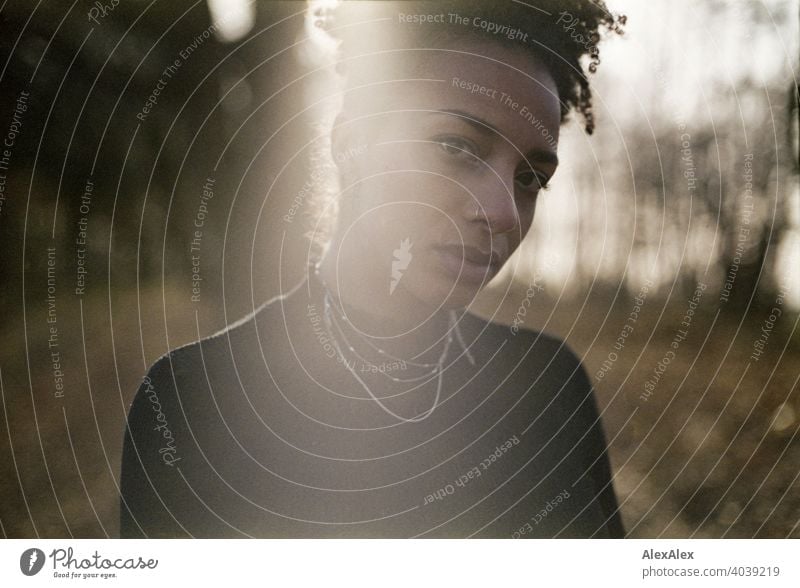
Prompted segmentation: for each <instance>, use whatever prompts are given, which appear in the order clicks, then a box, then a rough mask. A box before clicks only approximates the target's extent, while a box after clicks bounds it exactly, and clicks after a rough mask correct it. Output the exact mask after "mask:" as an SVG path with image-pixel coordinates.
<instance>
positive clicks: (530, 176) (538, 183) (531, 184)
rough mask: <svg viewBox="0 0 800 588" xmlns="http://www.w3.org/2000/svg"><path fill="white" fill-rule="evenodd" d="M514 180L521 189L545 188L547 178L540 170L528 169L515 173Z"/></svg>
mask: <svg viewBox="0 0 800 588" xmlns="http://www.w3.org/2000/svg"><path fill="white" fill-rule="evenodd" d="M514 181H515V182H516V183H517V185H519V186H520V187H521V188H522V189H523V190H546V189H547V182H548V181H549V178H548V177H547V176H546V175H544V174H543V173H541V172H535V171H532V170H528V171H525V172H522V173H519V174H517V176H516V177H515V178H514Z"/></svg>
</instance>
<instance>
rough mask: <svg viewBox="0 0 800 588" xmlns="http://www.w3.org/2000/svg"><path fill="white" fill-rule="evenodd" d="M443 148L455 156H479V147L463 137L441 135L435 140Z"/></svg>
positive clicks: (470, 157) (475, 157)
mask: <svg viewBox="0 0 800 588" xmlns="http://www.w3.org/2000/svg"><path fill="white" fill-rule="evenodd" d="M435 142H436V143H438V144H439V146H440V147H441V148H442V150H443V151H444V152H445V153H447V154H448V155H452V156H454V157H466V158H469V159H477V158H478V148H477V147H476V146H475V145H474V144H473V143H472V141H468V140H467V139H463V138H461V137H440V138H438V139H436V140H435Z"/></svg>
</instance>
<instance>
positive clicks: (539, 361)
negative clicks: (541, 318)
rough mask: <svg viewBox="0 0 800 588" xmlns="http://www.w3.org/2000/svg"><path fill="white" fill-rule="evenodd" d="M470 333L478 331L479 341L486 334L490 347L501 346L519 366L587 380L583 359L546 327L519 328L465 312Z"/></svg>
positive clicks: (510, 359) (507, 355) (504, 352)
mask: <svg viewBox="0 0 800 588" xmlns="http://www.w3.org/2000/svg"><path fill="white" fill-rule="evenodd" d="M467 316H468V317H469V330H470V333H473V334H475V333H477V339H478V341H479V340H480V339H482V338H485V341H486V343H488V344H489V346H490V347H492V348H495V349H496V348H501V347H502V351H503V355H504V356H506V357H507V358H508V360H509V361H512V362H515V363H516V364H517V365H518V366H519V369H523V368H529V369H537V370H541V369H544V370H547V371H552V372H554V373H558V374H559V375H561V376H562V377H563V375H564V374H573V373H574V374H575V376H576V377H577V378H579V379H585V380H586V382H587V383H588V377H587V376H586V372H585V369H584V367H583V362H582V359H581V358H580V357H579V355H578V354H577V353H576V352H575V351H574V349H573V348H572V346H571V345H570V344H569V343H567V341H565V340H564V339H562V338H561V337H558V336H557V335H553V334H551V333H547V332H545V331H541V330H536V329H531V328H519V327H514V326H513V325H506V324H503V323H500V322H496V321H492V320H488V319H486V318H483V317H481V316H478V315H477V314H473V313H468V314H467Z"/></svg>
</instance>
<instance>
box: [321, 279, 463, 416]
mask: <svg viewBox="0 0 800 588" xmlns="http://www.w3.org/2000/svg"><path fill="white" fill-rule="evenodd" d="M314 273H315V274H316V276H317V277H318V278H319V281H320V282H321V284H322V286H323V288H324V291H325V293H324V297H323V319H324V321H325V324H326V326H327V328H328V331H329V333H328V334H329V335H330V338H331V343H332V344H333V347H334V349H335V350H336V353H337V354H338V356H339V358H340V359H341V360H342V363H344V365H345V367H346V368H347V371H349V372H350V374H351V375H352V376H353V378H355V380H356V381H357V382H358V383H359V384H360V385H361V387H362V388H363V389H364V390H365V391H366V392H367V394H368V395H369V397H370V398H371V399H372V400H373V401H374V402H375V403H376V404H377V405H378V406H379V407H380V408H381V409H382V410H383V411H384V412H386V413H387V414H389V415H391V416H393V417H394V418H396V419H398V420H399V421H401V422H405V423H417V422H420V421H423V420H425V419H427V418H428V417H429V416H430V415H431V414H433V411H434V410H435V409H436V407H437V406H439V400H440V398H441V393H442V380H443V375H444V369H443V366H444V363H445V361H446V360H447V355H448V353H449V351H450V346H451V344H452V342H453V336H452V334H451V332H455V334H456V338H457V340H458V343H459V345H460V346H461V348H462V350H463V351H464V354H465V355H466V357H467V359H468V360H469V362H470V363H471V364H472V365H475V359H474V358H473V357H472V354H471V353H470V352H469V349H468V348H467V346H466V345H465V343H464V339H463V337H462V335H461V330H460V329H459V328H458V320H457V318H456V313H455V311H453V310H451V311H449V312H448V320H449V327H448V332H447V339H446V340H445V344H444V349H443V350H442V354H441V355H440V356H439V360H438V361H437V362H436V363H419V362H413V361H409V362H408V363H411V364H412V365H416V366H419V367H425V368H428V367H430V368H432V370H431V371H430V372H427V373H425V374H423V375H422V376H419V377H416V378H411V379H406V380H403V379H399V378H395V377H393V376H390V375H388V374H385V375H387V376H388V377H389V378H390V379H392V380H393V381H395V382H401V383H409V382H414V381H418V380H420V379H422V378H426V377H430V378H431V379H432V378H433V377H434V376H435V377H436V395H435V396H434V401H433V405H432V406H431V407H430V408H429V409H428V410H426V411H425V412H424V413H422V414H420V415H418V416H416V417H414V418H410V419H409V418H406V417H404V416H402V415H399V414H397V413H396V412H394V411H393V410H391V409H390V408H389V407H387V406H386V405H385V404H384V403H383V402H382V401H381V399H380V398H378V397H377V396H376V395H375V394H374V393H373V392H372V390H371V389H370V387H369V386H367V384H366V382H364V380H363V379H362V378H361V377H360V376H359V375H358V374H357V373H356V371H355V370H354V369H353V368H352V367H351V363H352V362H348V361H347V358H346V357H345V355H344V352H343V351H342V348H341V345H339V341H338V339H337V338H336V336H335V335H334V333H333V330H334V326H335V327H336V329H337V330H338V331H339V332H340V333H341V336H342V338H343V339H344V341H345V343H346V344H347V348H348V349H349V350H350V352H351V353H353V354H355V355H356V356H357V357H359V358H360V359H361V360H362V361H366V360H365V359H363V358H361V356H360V355H359V354H358V353H357V352H356V350H355V348H354V347H353V345H351V344H350V342H349V340H348V339H347V337H346V335H345V333H344V329H343V328H342V327H341V326H340V325H339V324H338V322H337V320H336V319H335V318H334V308H333V307H334V305H335V303H334V301H333V295H332V294H331V293H330V289H329V288H328V285H327V284H326V283H325V280H323V279H322V276H320V275H319V265H316V266H315V268H314ZM337 310H338V309H337ZM339 316H341V320H342V322H344V323H345V324H346V325H348V326H349V327H350V328H351V330H352V331H353V332H355V333H356V334H357V335H358V336H359V337H360V338H361V339H362V340H364V341H365V342H366V343H367V344H368V345H369V346H370V347H372V348H373V349H375V350H376V351H377V352H378V353H379V354H380V355H382V356H384V357H391V358H393V359H397V360H399V361H406V360H403V359H400V358H395V357H394V356H392V355H391V354H388V353H386V352H385V351H384V350H383V349H380V348H378V347H375V346H374V345H373V344H372V343H371V342H370V341H369V340H368V339H366V338H365V337H364V336H363V335H361V333H359V331H358V329H357V328H356V327H355V326H354V325H353V324H352V323H351V322H350V321H349V319H348V318H347V316H346V315H345V314H344V312H341V314H340V315H339Z"/></svg>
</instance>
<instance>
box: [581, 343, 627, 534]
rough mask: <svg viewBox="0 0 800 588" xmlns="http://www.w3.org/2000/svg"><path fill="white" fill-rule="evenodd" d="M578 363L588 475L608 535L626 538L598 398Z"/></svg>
mask: <svg viewBox="0 0 800 588" xmlns="http://www.w3.org/2000/svg"><path fill="white" fill-rule="evenodd" d="M575 363H576V366H577V368H576V372H575V376H574V377H575V381H576V383H577V388H578V390H579V391H580V392H579V394H580V396H581V397H582V398H583V404H582V405H581V408H580V418H579V419H578V421H579V423H580V425H579V429H580V430H581V431H586V436H585V437H584V439H583V441H582V442H581V444H582V445H583V446H584V450H583V451H582V452H581V453H582V455H583V460H584V464H585V468H586V470H585V475H586V476H587V477H588V478H589V479H590V481H591V484H592V486H593V487H594V490H595V497H596V498H595V499H596V500H597V502H598V504H599V505H600V507H601V509H602V511H603V514H604V516H605V535H607V537H608V538H611V539H622V538H624V536H625V530H624V527H623V524H622V517H621V516H620V513H619V505H618V503H617V497H616V494H615V492H614V485H613V483H612V477H611V464H610V461H609V457H608V446H607V445H606V436H605V433H604V431H603V425H602V421H601V419H600V414H599V411H598V409H597V401H596V398H595V394H594V390H593V388H592V384H591V382H590V380H589V378H588V376H587V375H586V370H585V369H584V367H583V365H582V364H581V363H580V362H579V360H578V359H577V358H575ZM597 535H598V536H602V535H603V532H602V531H601V530H600V529H598V532H597Z"/></svg>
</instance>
